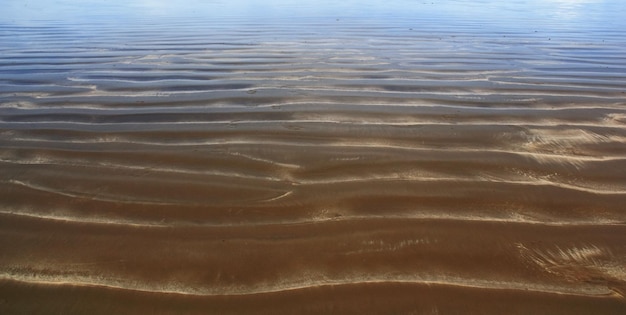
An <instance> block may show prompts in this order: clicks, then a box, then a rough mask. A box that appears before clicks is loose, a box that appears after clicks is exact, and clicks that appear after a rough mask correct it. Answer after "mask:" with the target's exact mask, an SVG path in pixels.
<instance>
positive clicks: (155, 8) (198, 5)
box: [0, 0, 626, 30]
mask: <svg viewBox="0 0 626 315" xmlns="http://www.w3.org/2000/svg"><path fill="white" fill-rule="evenodd" d="M625 11H626V9H624V5H623V1H621V0H529V1H521V0H512V1H495V0H471V1H468V0H443V1H425V0H423V1H410V0H387V1H372V0H369V1H367V0H366V1H356V0H346V1H336V0H316V1H312V0H264V1H259V0H233V1H225V0H213V1H201V0H182V1H170V0H134V1H133V0H109V1H105V0H85V1H73V0H60V1H45V0H44V1H27V0H5V1H3V10H2V13H0V23H2V24H5V25H6V24H8V25H12V24H17V25H25V24H26V25H37V24H44V23H46V22H64V23H68V24H86V25H89V24H97V23H121V24H128V23H131V24H132V23H136V22H142V23H143V22H153V23H160V22H163V21H164V19H168V18H174V19H181V18H206V19H207V21H210V20H212V19H222V18H244V19H257V20H259V21H264V20H268V19H269V20H276V19H287V20H289V19H298V18H335V19H342V18H343V19H350V18H352V19H369V20H378V21H380V20H385V19H413V20H430V21H436V22H437V23H450V24H452V25H454V24H458V23H461V24H462V23H463V22H464V21H472V22H477V21H480V22H484V23H485V24H487V25H493V26H497V27H500V28H507V29H520V28H522V29H523V28H528V27H534V26H541V27H544V28H545V27H551V26H555V27H556V26H558V28H560V29H562V28H578V29H583V30H584V29H596V28H600V29H620V28H624V27H625V26H626V22H625V20H626V19H623V17H624V16H626V14H625V13H626V12H625Z"/></svg>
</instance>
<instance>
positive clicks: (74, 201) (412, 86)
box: [0, 24, 626, 314]
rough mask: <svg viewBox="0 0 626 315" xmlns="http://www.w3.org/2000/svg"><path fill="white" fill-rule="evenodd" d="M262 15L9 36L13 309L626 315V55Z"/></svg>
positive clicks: (3, 79)
mask: <svg viewBox="0 0 626 315" xmlns="http://www.w3.org/2000/svg"><path fill="white" fill-rule="evenodd" d="M185 25H186V24H183V25H182V26H180V27H183V26H185ZM192 26H193V25H191V26H189V27H190V28H191V27H192ZM265 27H266V28H265V29H264V30H263V31H256V32H253V31H250V32H248V33H245V32H242V31H232V32H227V31H226V32H221V33H220V35H219V36H217V37H215V36H213V37H209V36H205V35H203V34H201V32H199V33H198V34H197V35H193V36H192V35H188V36H186V37H185V36H183V37H177V36H173V35H167V34H163V35H159V29H156V30H151V32H152V33H150V34H148V35H149V36H148V37H147V39H146V38H144V36H146V35H145V34H144V33H142V32H144V31H145V30H144V31H142V30H137V31H135V32H130V33H129V34H125V33H119V34H118V33H114V32H113V33H112V34H108V33H107V34H108V35H107V34H100V36H101V37H99V38H83V39H82V41H81V42H80V43H75V44H73V43H72V42H68V41H66V40H65V39H68V38H72V36H75V35H72V34H67V35H63V33H61V34H59V31H58V30H55V29H51V30H49V29H45V28H44V29H28V28H24V29H20V28H14V29H8V30H6V32H14V33H15V34H18V33H19V35H20V36H21V38H20V39H19V40H20V41H22V42H24V41H26V42H27V41H28V40H31V41H33V42H36V43H38V44H39V45H41V47H45V49H43V50H42V49H40V48H38V47H34V48H33V47H25V48H24V47H14V48H6V49H5V50H4V52H3V54H2V55H0V63H1V64H2V65H1V68H0V84H1V86H0V92H1V94H0V103H1V107H0V117H1V122H0V174H2V178H1V182H0V313H2V314H38V313H41V314H52V313H63V314H177V313H190V314H241V313H255V314H278V313H284V314H289V313H301V314H330V313H333V314H505V313H506V314H514V313H516V314H557V313H564V314H624V312H626V302H625V299H624V295H625V294H626V267H625V266H626V224H625V222H626V212H625V211H624V209H625V208H624V205H625V204H626V128H625V127H624V126H625V123H626V100H625V95H624V82H625V80H626V71H625V70H624V69H626V63H625V62H626V61H625V60H624V59H623V58H621V57H623V53H624V47H619V46H615V45H613V46H612V45H611V44H609V43H605V44H597V45H591V44H590V45H591V46H589V47H587V50H584V51H582V52H581V51H579V50H576V47H571V46H572V43H573V42H578V41H580V40H588V41H591V39H588V38H572V37H566V36H563V37H562V38H561V39H560V41H559V39H558V38H555V39H550V41H548V40H547V39H545V38H541V37H540V36H539V35H536V34H509V36H508V37H506V38H503V37H501V36H490V35H484V34H483V35H480V34H475V33H471V34H469V33H463V32H460V31H459V32H458V33H449V32H448V33H445V32H443V31H442V30H444V29H443V28H442V29H441V30H439V31H438V30H437V29H431V30H423V31H422V32H417V33H416V32H412V31H408V30H405V31H401V32H399V33H397V34H396V36H382V35H381V36H379V37H376V36H374V37H371V32H372V29H375V28H372V29H367V28H362V27H361V26H359V25H354V26H351V25H349V24H348V25H344V26H343V27H344V28H343V29H342V30H343V31H344V33H341V35H337V36H335V37H333V38H324V36H314V35H310V36H309V37H306V36H305V37H299V38H296V39H292V38H290V37H291V36H292V34H291V33H290V32H291V31H289V30H283V29H281V28H279V27H278V26H274V28H273V27H272V26H271V25H269V26H265ZM252 29H254V27H252ZM329 30H330V27H329ZM448 31H449V30H448ZM294 32H295V31H294ZM468 32H469V31H468ZM320 33H321V34H323V33H324V32H320ZM194 34H195V33H194ZM433 34H434V35H433ZM442 34H443V35H442ZM119 36H122V38H121V39H120V38H118V37H119ZM272 36H278V37H279V38H278V39H272V38H273V37H272ZM441 36H448V38H447V39H446V38H444V39H443V40H442V39H441V38H440V37H441ZM481 36H482V37H481ZM580 36H582V35H580ZM451 37H454V39H452V38H451ZM121 42H124V43H127V44H126V46H124V48H123V49H118V48H119V47H120V46H119V45H118V43H121ZM128 43H130V44H128ZM518 43H532V45H530V44H529V45H519V44H518ZM594 43H595V42H594ZM72 45H74V46H72ZM90 45H91V46H90ZM85 47H91V48H85ZM618 56H620V58H618Z"/></svg>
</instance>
